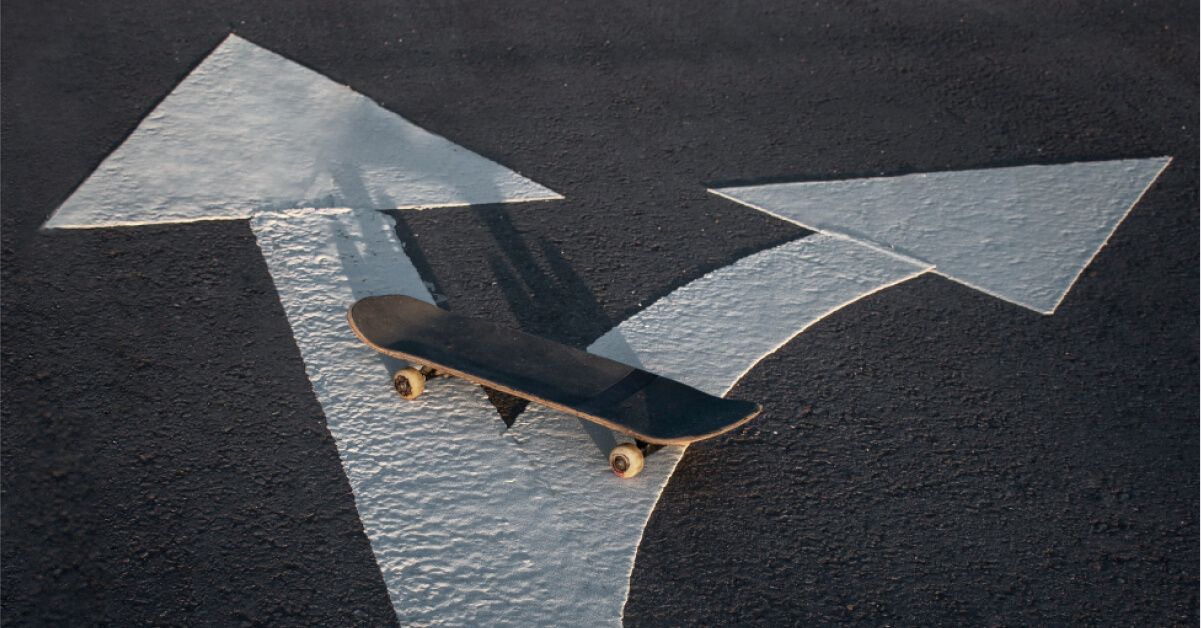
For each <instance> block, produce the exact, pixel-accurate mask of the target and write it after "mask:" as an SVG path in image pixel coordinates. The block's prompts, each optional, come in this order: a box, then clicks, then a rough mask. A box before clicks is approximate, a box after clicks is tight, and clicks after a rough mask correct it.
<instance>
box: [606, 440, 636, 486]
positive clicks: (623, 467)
mask: <svg viewBox="0 0 1201 628" xmlns="http://www.w3.org/2000/svg"><path fill="white" fill-rule="evenodd" d="M609 466H610V467H612V469H613V473H616V474H617V477H619V478H632V477H634V476H635V475H638V474H639V473H642V452H641V451H640V450H639V449H638V448H637V447H635V446H634V445H632V444H630V443H622V444H620V445H618V446H616V447H614V448H613V451H611V452H609Z"/></svg>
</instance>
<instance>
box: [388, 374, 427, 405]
mask: <svg viewBox="0 0 1201 628" xmlns="http://www.w3.org/2000/svg"><path fill="white" fill-rule="evenodd" d="M392 386H393V387H394V388H396V394H398V395H400V396H401V397H403V398H405V399H409V400H413V399H416V398H418V397H420V396H421V393H422V391H424V390H425V376H424V375H422V374H421V371H419V370H417V369H415V368H403V369H400V370H399V371H396V374H395V375H393V376H392Z"/></svg>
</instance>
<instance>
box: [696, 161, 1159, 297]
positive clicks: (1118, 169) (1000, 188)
mask: <svg viewBox="0 0 1201 628" xmlns="http://www.w3.org/2000/svg"><path fill="white" fill-rule="evenodd" d="M1170 161H1171V159H1170V158H1167V157H1162V158H1155V159H1128V160H1117V161H1098V162H1088V163H1073V164H1063V165H1054V166H1018V167H1012V168H991V169H985V170H965V171H959V172H933V173H925V174H912V175H905V176H899V177H881V178H871V179H852V180H847V181H813V182H803V183H782V184H773V185H756V186H745V187H728V188H720V189H714V190H711V191H712V192H714V193H715V194H719V195H721V196H725V197H726V198H729V199H731V200H733V201H736V202H739V203H742V204H744V205H749V206H750V207H754V208H755V209H759V210H761V211H764V212H766V213H769V214H771V215H773V216H776V217H779V218H782V219H784V220H788V221H790V222H794V223H797V224H799V225H801V226H804V227H807V228H809V229H813V230H815V231H820V232H823V233H828V234H832V235H840V236H843V237H846V238H849V239H851V240H855V241H858V242H860V243H862V244H865V245H868V246H872V247H875V248H878V249H881V250H884V251H887V252H890V253H893V254H896V255H898V256H900V257H903V258H907V259H910V260H913V261H914V262H915V263H917V264H921V263H928V264H931V265H933V266H934V271H933V272H936V273H939V274H941V275H943V276H945V277H947V278H949V279H953V280H955V281H958V282H960V283H963V284H966V285H968V286H970V287H972V288H975V289H977V290H981V291H983V292H986V293H988V294H991V295H993V296H996V297H999V298H1001V299H1005V300H1007V301H1011V302H1013V303H1017V304H1019V305H1022V306H1025V307H1027V308H1030V309H1032V310H1035V311H1037V312H1041V313H1044V314H1051V313H1053V312H1054V311H1055V308H1056V307H1058V306H1059V303H1060V301H1061V300H1062V299H1063V297H1064V295H1066V294H1067V292H1068V290H1069V289H1071V287H1072V284H1073V283H1075V281H1076V277H1078V276H1079V275H1080V272H1081V271H1083V270H1084V268H1085V267H1086V266H1088V264H1089V262H1090V261H1092V258H1093V257H1094V256H1095V255H1096V254H1097V252H1098V251H1099V250H1100V249H1101V247H1102V246H1104V245H1105V242H1106V241H1107V240H1108V239H1109V236H1110V235H1111V234H1112V233H1113V231H1114V230H1115V229H1116V228H1117V226H1118V224H1119V223H1121V221H1122V219H1123V218H1124V217H1125V216H1126V214H1127V213H1128V212H1129V211H1130V210H1131V208H1133V206H1134V205H1135V203H1137V202H1138V200H1139V198H1141V197H1142V194H1143V192H1144V191H1146V190H1147V188H1148V187H1150V185H1151V183H1153V182H1154V181H1155V179H1156V177H1158V176H1159V173H1160V172H1162V171H1163V169H1164V168H1165V167H1167V165H1168V163H1169V162H1170Z"/></svg>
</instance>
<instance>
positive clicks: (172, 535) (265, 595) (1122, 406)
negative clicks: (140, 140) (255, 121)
mask: <svg viewBox="0 0 1201 628" xmlns="http://www.w3.org/2000/svg"><path fill="white" fill-rule="evenodd" d="M1001 4H1002V3H991V2H978V3H898V4H894V5H888V6H883V5H875V4H871V5H867V4H865V5H860V4H855V5H851V6H844V5H843V4H842V3H804V4H803V5H802V4H800V3H783V2H779V3H776V2H772V3H747V4H742V3H730V4H720V5H719V4H717V3H706V2H678V3H654V5H653V6H649V7H648V6H645V4H644V3H635V2H624V1H618V2H603V3H596V2H582V1H572V2H559V3H553V4H552V3H547V4H545V5H528V6H527V5H522V6H507V5H506V6H500V5H494V4H493V3H447V4H445V5H435V4H434V3H412V4H409V3H386V2H371V3H350V2H347V3H328V2H318V1H304V2H283V1H270V2H256V3H253V4H251V3H241V2H232V1H230V2H209V1H204V2H179V3H166V2H155V3H125V4H119V5H118V4H102V3H88V2H71V3H41V2H34V1H31V0H26V1H20V2H18V1H11V2H6V3H5V4H4V6H3V9H2V10H0V29H2V32H0V74H2V79H0V80H2V85H0V94H2V96H0V125H2V132H3V143H2V145H0V160H2V164H3V171H2V187H0V206H2V213H0V228H2V233H0V254H2V257H0V262H2V266H0V273H2V282H3V286H2V295H3V296H2V299H0V310H2V321H0V342H2V345H0V368H2V369H3V370H2V386H0V393H2V394H0V411H2V419H0V420H2V425H0V428H2V431H0V465H2V469H0V472H2V473H0V475H2V479H0V485H2V489H3V494H2V496H0V497H2V500H0V501H2V506H0V507H2V529H0V534H2V543H0V561H2V565H3V573H2V580H0V589H2V598H3V599H2V602H0V604H2V606H0V619H2V620H3V623H4V624H5V625H12V626H30V625H67V624H80V625H82V624H96V625H104V624H107V625H135V624H156V625H166V624H175V625H179V624H189V625H238V624H247V625H266V624H270V625H293V624H312V625H379V624H387V623H391V622H394V621H395V620H394V617H393V612H392V609H391V607H390V605H389V602H388V598H387V592H386V590H385V588H384V585H383V582H382V579H381V577H380V575H379V572H378V570H377V568H376V565H375V562H374V558H373V556H372V554H371V550H370V547H369V545H368V542H367V539H366V537H365V535H364V533H363V530H362V525H361V523H360V522H359V520H358V517H357V514H356V512H355V510H354V503H353V499H352V496H351V494H350V489H349V485H348V482H347V480H346V478H345V476H344V475H343V473H342V470H341V466H340V464H339V462H338V457H337V450H336V448H335V446H334V444H333V442H332V440H331V438H330V436H329V433H328V431H327V430H326V428H325V423H324V418H323V416H322V414H321V409H320V407H319V405H318V404H317V402H316V400H315V398H314V397H313V394H312V391H311V389H310V387H309V384H308V381H307V380H306V378H305V376H304V370H303V365H302V363H301V360H300V356H299V353H298V351H297V349H296V346H295V344H294V343H293V341H292V339H291V335H290V332H289V328H288V323H287V320H286V318H285V317H284V313H283V310H282V308H281V306H280V304H279V302H278V300H277V298H276V295H275V291H274V288H273V286H272V283H271V279H270V277H269V275H268V273H267V271H266V267H265V265H264V264H263V261H262V258H261V256H260V254H259V252H258V249H257V247H256V246H255V243H254V239H253V236H252V235H251V233H250V230H249V227H248V226H247V225H246V224H245V223H242V222H211V223H199V224H192V225H176V226H155V227H139V228H124V229H111V230H97V231H70V232H54V233H45V232H39V231H38V230H37V229H38V226H39V225H40V224H41V223H42V222H43V221H44V220H45V219H46V218H47V217H48V216H49V214H50V213H51V212H52V211H53V209H54V208H55V207H56V206H57V205H58V204H59V203H61V202H62V201H63V200H64V199H65V198H66V197H67V196H68V195H69V194H70V192H71V191H72V190H73V189H74V188H75V187H76V186H77V185H78V184H79V183H80V182H82V181H83V179H84V178H85V177H86V176H87V175H88V174H89V173H90V172H91V171H92V170H93V169H94V168H95V167H96V166H97V165H98V164H99V163H100V162H101V160H102V159H103V158H104V156H105V155H107V154H108V153H109V152H110V151H111V150H112V149H113V148H115V147H116V146H117V145H118V144H119V142H120V141H121V140H122V139H123V138H124V137H125V136H126V135H127V134H128V133H129V132H130V131H131V130H132V129H133V128H134V127H135V126H136V124H137V123H138V121H139V120H140V119H141V118H142V117H143V116H144V115H145V114H146V113H148V112H149V111H150V110H151V109H152V108H153V107H154V105H155V104H156V103H157V102H158V101H159V100H161V99H162V98H163V97H164V96H165V95H166V94H167V93H168V92H169V91H170V90H171V89H172V87H173V86H174V85H175V84H176V83H177V82H178V81H180V80H181V79H183V78H184V77H185V76H186V75H187V73H188V72H189V71H190V69H191V68H192V67H194V66H195V65H196V64H197V63H199V62H200V61H201V60H202V59H203V58H204V56H205V55H206V54H207V53H208V52H209V51H210V50H211V49H212V48H213V47H214V46H216V45H217V44H218V43H219V42H220V41H221V39H222V38H223V37H224V36H225V35H226V34H227V33H229V32H231V31H233V32H236V33H238V34H239V35H241V36H243V37H245V38H247V39H249V40H250V41H252V42H254V43H256V44H259V45H261V46H264V47H267V48H269V49H271V50H274V51H276V52H279V53H280V54H282V55H284V56H286V57H288V58H289V59H292V60H295V61H298V62H300V63H303V64H305V65H307V66H309V67H312V68H314V69H316V70H318V71H320V72H322V73H323V74H325V75H327V76H330V77H331V78H333V79H335V80H337V81H340V82H343V83H346V84H349V85H350V86H352V87H353V88H354V89H356V90H358V91H360V92H362V93H364V94H367V95H368V96H370V97H372V98H374V99H376V100H377V101H378V102H380V103H381V104H382V105H384V106H385V107H387V108H388V109H390V110H392V111H395V112H397V113H399V114H401V115H403V116H405V117H406V118H408V119H409V120H411V121H413V122H415V123H417V124H419V125H421V126H423V127H425V128H427V129H429V130H431V131H434V132H436V133H439V134H441V135H444V136H446V137H448V138H449V139H451V140H453V141H455V142H457V143H459V144H461V145H464V146H466V147H467V148H470V149H471V150H474V151H476V152H479V153H481V154H483V155H485V156H487V157H489V158H491V159H494V160H496V161H498V162H500V163H501V164H503V165H505V166H507V167H509V168H512V169H514V170H516V171H518V172H520V173H522V174H523V175H526V176H528V177H530V178H532V179H533V180H535V181H537V182H539V183H541V184H544V185H546V186H548V187H550V188H552V189H554V190H556V191H558V192H560V193H562V194H564V195H565V196H566V200H564V201H558V202H548V203H532V204H521V205H511V206H499V207H475V208H459V209H439V210H436V211H428V212H423V213H411V212H407V213H404V214H403V216H402V221H401V223H400V225H399V227H398V230H399V231H400V235H401V237H402V238H403V239H404V240H405V241H406V243H407V245H408V249H409V251H410V252H411V253H412V254H413V255H414V258H415V261H416V262H417V263H418V266H419V268H420V269H421V270H422V272H423V274H424V275H425V276H426V278H427V279H429V280H430V281H432V282H434V283H435V284H436V286H437V290H438V292H439V293H441V295H443V296H444V297H445V299H446V304H447V306H448V307H450V308H452V309H454V310H455V311H458V312H462V313H467V314H472V315H479V316H484V317H487V318H490V319H493V320H496V321H499V322H503V323H508V324H512V325H517V326H520V327H522V328H523V329H526V330H528V331H532V332H536V333H540V334H544V335H548V336H550V337H553V338H556V339H559V340H563V341H566V342H569V343H571V344H574V345H576V346H585V345H587V344H588V343H589V342H590V341H591V340H593V339H595V338H596V337H597V336H598V335H600V334H601V333H602V332H603V331H605V330H606V329H608V328H609V327H611V326H612V325H614V324H616V323H617V322H619V321H621V320H622V319H623V318H625V317H627V316H629V315H631V314H633V313H635V312H636V311H638V310H639V309H641V308H642V307H645V306H646V305H648V304H650V303H651V302H653V301H654V300H655V299H656V298H658V297H660V296H662V295H664V294H666V293H668V292H670V291H671V290H672V289H673V288H675V287H678V286H680V285H683V284H685V283H687V282H688V281H690V280H692V279H694V278H696V277H699V276H700V275H702V274H704V273H705V272H707V271H710V270H713V269H716V268H719V267H721V266H724V265H726V264H728V263H731V262H733V261H734V260H736V259H738V258H740V257H743V256H745V255H747V254H750V253H753V252H755V251H759V250H762V249H764V248H767V247H770V246H772V245H775V244H778V243H781V242H785V241H788V240H790V239H794V238H797V237H803V236H804V235H806V232H804V231H803V230H800V229H797V228H796V227H794V226H791V225H787V224H784V223H781V222H779V221H776V220H774V219H772V218H769V217H767V216H765V215H762V214H759V213H757V212H755V211H752V210H750V209H748V208H745V207H741V206H739V205H736V204H733V203H730V202H727V201H724V200H722V199H719V198H716V197H714V196H712V195H709V194H707V193H706V192H705V185H706V184H714V183H729V182H735V181H737V182H750V181H764V180H797V179H831V178H841V177H849V176H865V175H878V174H901V173H908V172H918V171H931V170H946V169H963V168H981V167H993V166H1002V165H1012V164H1027V163H1063V162H1069V161H1076V160H1096V159H1111V158H1127V157H1149V156H1159V155H1171V156H1174V157H1176V161H1175V162H1174V163H1173V164H1172V166H1171V167H1170V168H1169V169H1168V170H1167V172H1166V173H1165V174H1164V176H1163V177H1162V178H1161V180H1160V181H1159V182H1158V183H1157V184H1156V185H1155V186H1154V188H1153V189H1152V190H1151V191H1150V192H1149V194H1148V195H1147V196H1146V198H1145V199H1144V200H1143V202H1141V203H1140V204H1139V205H1138V207H1137V208H1136V209H1135V210H1134V211H1133V212H1132V213H1131V215H1130V216H1129V217H1128V219H1127V220H1126V221H1125V222H1124V223H1123V225H1122V226H1121V227H1120V228H1119V229H1118V231H1117V233H1116V234H1115V236H1114V237H1113V239H1112V240H1111V241H1110V243H1109V245H1108V246H1107V247H1106V248H1105V249H1104V250H1103V251H1102V252H1101V254H1100V255H1099V256H1098V257H1097V258H1096V260H1094V262H1093V264H1092V265H1091V266H1090V267H1089V268H1088V269H1087V271H1086V272H1085V273H1084V274H1083V275H1082V276H1081V278H1080V281H1079V282H1078V283H1077V284H1076V285H1075V287H1074V288H1073V290H1072V291H1071V293H1070V294H1069V295H1068V297H1067V299H1066V300H1065V302H1064V304H1063V305H1062V306H1061V307H1060V309H1059V310H1058V312H1057V313H1056V314H1055V315H1054V316H1051V317H1045V316H1041V315H1038V314H1035V313H1033V312H1030V311H1028V310H1025V309H1022V308H1019V307H1017V306H1014V305H1011V304H1008V303H1005V302H1002V301H999V300H996V299H993V298H991V297H988V296H986V295H983V294H981V293H978V292H974V291H972V290H969V289H967V288H964V287H962V286H960V285H958V284H955V283H952V282H949V281H947V280H944V279H942V278H939V277H935V276H924V277H921V278H919V279H917V280H914V281H911V282H908V283H906V284H903V285H901V286H898V287H894V288H891V289H889V290H887V291H885V292H883V293H880V294H877V295H875V296H873V297H871V298H868V299H865V300H864V301H861V302H859V303H856V304H854V305H852V306H851V307H848V308H846V309H844V310H842V311H840V312H838V313H836V314H835V315H833V316H831V317H829V318H827V319H825V320H824V321H822V322H821V323H820V324H818V325H816V326H815V327H814V328H813V329H810V330H809V331H807V332H806V333H804V334H802V335H801V336H800V337H799V338H797V339H796V340H794V341H793V342H791V343H790V344H789V345H788V346H786V347H785V348H784V349H782V350H781V351H779V352H778V353H777V354H775V355H773V356H771V357H770V358H769V359H767V360H766V361H764V362H763V363H762V364H761V365H760V366H759V367H758V368H756V369H755V370H754V371H752V372H751V373H750V374H749V375H748V376H747V377H746V378H745V379H744V380H743V381H742V382H741V383H740V384H739V386H738V388H737V390H736V391H735V392H734V394H735V395H737V396H739V397H744V398H751V399H756V400H759V401H761V402H763V403H764V404H765V406H766V412H765V414H764V416H763V417H762V418H761V419H759V420H757V421H756V422H754V423H753V424H751V425H750V426H748V427H747V428H746V429H745V430H742V431H741V432H738V433H735V434H732V435H729V436H726V437H723V438H721V439H718V440H715V441H711V442H707V443H703V444H698V445H696V446H694V447H692V448H690V449H689V450H688V454H687V455H686V456H685V458H684V460H683V462H682V463H681V466H680V468H679V469H678V471H677V473H676V475H675V477H673V479H672V481H671V483H670V485H669V486H668V488H667V490H666V491H665V493H664V495H663V498H662V501H661V502H660V504H659V507H658V509H657V510H656V511H655V513H654V515H653V516H652V519H651V522H650V525H649V527H648V529H647V531H646V536H645V538H644V539H643V543H642V547H641V549H640V551H639V555H638V561H637V565H636V568H635V570H634V575H633V581H632V588H631V592H630V598H629V602H628V604H627V607H626V623H627V624H629V625H632V626H633V625H688V624H714V625H734V624H737V625H771V626H776V625H807V624H813V623H854V624H863V625H883V624H894V625H896V624H903V625H918V624H921V625H965V624H978V625H982V624H988V625H1020V624H1122V625H1143V624H1147V625H1177V624H1179V625H1196V624H1197V622H1198V596H1197V592H1198V567H1197V566H1198V562H1199V558H1201V557H1199V551H1198V507H1199V504H1198V475H1199V469H1198V449H1199V442H1198V379H1199V373H1198V340H1199V338H1198V317H1199V309H1198V248H1199V240H1198V221H1197V218H1198V164H1199V161H1198V140H1197V138H1198V129H1197V122H1198V98H1197V94H1198V65H1197V60H1198V7H1197V6H1196V3H1195V2H1194V3H1188V2H1138V3H1117V2H1110V3H1080V4H1069V3H1061V2H1027V3H1022V4H1018V3H1006V4H1005V5H1004V6H1001ZM520 421H521V419H520V417H518V418H517V423H516V425H515V427H514V429H520ZM652 460H653V459H652ZM548 593H549V594H551V595H553V592H548ZM548 603H549V602H548Z"/></svg>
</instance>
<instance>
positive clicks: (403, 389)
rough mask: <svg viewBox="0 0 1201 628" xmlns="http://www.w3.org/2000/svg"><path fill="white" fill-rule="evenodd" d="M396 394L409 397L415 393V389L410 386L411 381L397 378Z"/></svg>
mask: <svg viewBox="0 0 1201 628" xmlns="http://www.w3.org/2000/svg"><path fill="white" fill-rule="evenodd" d="M396 392H398V393H400V395H401V396H402V397H407V396H408V395H409V393H411V392H413V388H412V387H411V386H409V380H407V379H405V378H403V377H400V378H397V380H396Z"/></svg>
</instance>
